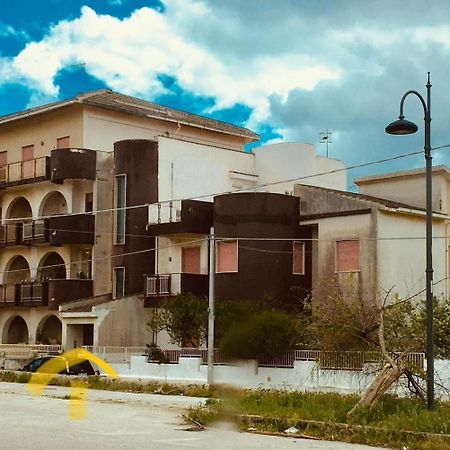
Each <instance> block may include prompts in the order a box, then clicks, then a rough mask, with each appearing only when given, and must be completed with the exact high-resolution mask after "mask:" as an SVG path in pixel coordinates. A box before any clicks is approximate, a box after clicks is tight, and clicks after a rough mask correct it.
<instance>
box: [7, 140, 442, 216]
mask: <svg viewBox="0 0 450 450" xmlns="http://www.w3.org/2000/svg"><path fill="white" fill-rule="evenodd" d="M448 147H450V144H446V145H442V146H440V147H435V148H436V149H441V148H448ZM433 150H434V149H433ZM421 153H423V150H418V151H414V152H409V153H403V154H400V155H395V156H392V157H389V158H383V159H379V160H376V161H368V162H365V163H360V164H354V165H353V166H348V167H344V168H340V169H333V170H328V171H325V172H318V173H315V174H311V175H303V176H301V177H294V178H287V179H283V180H278V181H271V182H268V183H262V184H257V185H254V186H246V187H242V188H239V189H231V190H227V191H220V192H215V193H209V194H202V195H197V196H193V197H180V198H176V199H171V200H161V201H158V202H154V203H143V204H139V205H132V206H123V207H116V208H105V209H98V210H96V211H93V213H94V215H96V214H101V213H108V212H109V213H112V212H115V211H127V210H133V209H139V208H148V207H149V206H150V205H157V204H160V205H163V204H170V203H176V202H181V201H186V200H199V199H205V198H210V197H216V196H218V195H223V194H234V193H238V192H245V191H253V190H255V189H260V188H264V187H269V186H276V185H280V184H284V183H292V182H295V181H301V180H307V179H310V178H315V177H321V176H325V175H331V174H335V173H340V172H345V171H348V170H353V169H359V168H362V167H368V166H373V165H377V164H383V163H386V162H390V161H396V160H399V159H403V158H407V157H409V156H416V155H419V154H421ZM80 214H84V213H82V212H72V213H64V214H58V217H70V216H75V215H80ZM51 217H55V216H37V217H34V218H32V217H16V218H14V220H16V221H25V220H30V219H32V220H40V219H49V218H51ZM6 220H13V219H6Z"/></svg>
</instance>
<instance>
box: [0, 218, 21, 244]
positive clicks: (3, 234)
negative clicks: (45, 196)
mask: <svg viewBox="0 0 450 450" xmlns="http://www.w3.org/2000/svg"><path fill="white" fill-rule="evenodd" d="M18 226H20V222H17V223H6V224H4V225H0V243H2V244H15V243H16V241H17V227H18Z"/></svg>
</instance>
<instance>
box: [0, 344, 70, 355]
mask: <svg viewBox="0 0 450 450" xmlns="http://www.w3.org/2000/svg"><path fill="white" fill-rule="evenodd" d="M62 351H63V348H62V345H44V344H0V353H4V354H5V356H6V357H7V358H14V357H16V358H17V357H30V356H33V355H43V354H50V353H51V354H55V353H62Z"/></svg>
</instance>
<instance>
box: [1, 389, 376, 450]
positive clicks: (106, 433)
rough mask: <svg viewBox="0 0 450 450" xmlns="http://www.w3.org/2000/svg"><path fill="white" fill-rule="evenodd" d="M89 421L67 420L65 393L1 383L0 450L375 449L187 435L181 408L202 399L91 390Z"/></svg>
mask: <svg viewBox="0 0 450 450" xmlns="http://www.w3.org/2000/svg"><path fill="white" fill-rule="evenodd" d="M88 394H89V395H88V404H87V418H86V419H85V420H77V421H75V420H70V419H69V415H68V412H69V404H68V400H67V397H68V395H69V388H62V387H54V386H49V387H47V389H46V390H45V394H44V396H41V397H35V396H33V395H31V394H29V393H28V391H27V389H26V385H21V384H14V383H0V413H1V419H0V428H1V433H0V449H5V450H6V449H20V450H28V449H30V450H31V449H32V450H41V449H42V450H44V449H45V450H47V449H48V450H51V449H71V450H78V449H82V450H91V449H92V450H94V449H95V450H109V449H120V450H122V449H123V450H126V449H133V450H138V449H158V450H159V449H161V450H165V449H177V450H180V449H183V448H194V449H211V448H214V450H221V449H252V448H259V449H274V450H275V449H277V450H278V449H279V450H282V449H294V448H295V449H302V450H325V449H330V450H347V449H348V450H373V449H374V448H373V447H367V446H360V445H351V444H346V443H338V442H326V441H312V440H305V439H293V438H283V437H273V436H261V435H256V434H249V433H240V432H237V431H234V430H232V429H229V428H228V427H220V428H219V427H216V428H212V429H208V430H206V431H186V428H187V426H186V424H185V423H184V422H183V420H182V418H181V413H182V411H183V409H184V408H187V407H189V406H191V405H196V404H198V403H199V402H201V401H202V399H198V398H192V397H182V396H162V395H150V394H131V393H122V392H107V391H91V390H90V391H89V393H88Z"/></svg>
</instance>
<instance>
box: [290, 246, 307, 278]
mask: <svg viewBox="0 0 450 450" xmlns="http://www.w3.org/2000/svg"><path fill="white" fill-rule="evenodd" d="M292 247H293V248H292V251H293V267H292V273H294V274H297V275H304V274H305V243H304V242H293V246H292Z"/></svg>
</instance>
